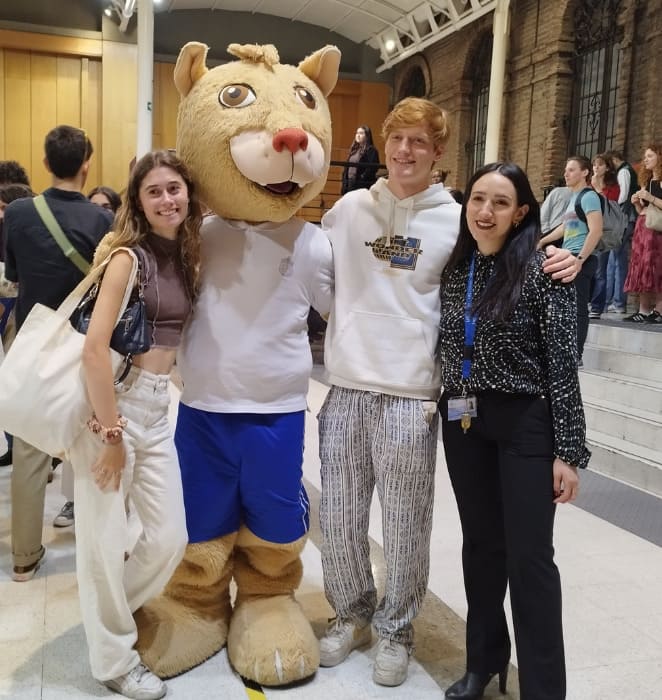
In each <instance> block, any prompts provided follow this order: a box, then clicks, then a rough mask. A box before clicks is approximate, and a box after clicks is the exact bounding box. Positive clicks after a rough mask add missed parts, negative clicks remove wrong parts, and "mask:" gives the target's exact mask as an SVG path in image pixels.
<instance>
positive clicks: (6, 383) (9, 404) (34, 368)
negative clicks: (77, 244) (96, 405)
mask: <svg viewBox="0 0 662 700" xmlns="http://www.w3.org/2000/svg"><path fill="white" fill-rule="evenodd" d="M116 250H126V251H128V252H129V253H130V254H131V257H132V259H133V267H132V270H131V274H130V275H129V282H128V284H127V287H126V290H125V292H124V298H123V300H122V304H121V307H120V312H119V314H118V320H119V318H120V317H121V315H122V313H123V311H124V309H125V308H126V305H127V303H128V301H129V297H130V296H131V292H132V290H133V286H134V283H135V279H136V273H137V270H138V260H137V258H136V255H135V253H134V252H133V251H132V250H130V249H129V248H117V249H116ZM114 252H116V251H113V253H114ZM109 260H110V256H109V257H108V258H107V259H106V260H104V261H103V262H102V263H101V264H100V265H98V266H97V267H96V268H95V269H94V270H92V271H91V272H90V274H89V275H88V276H87V277H85V279H83V280H82V281H81V282H80V284H79V285H78V286H77V287H76V288H75V289H74V290H73V291H72V292H71V294H69V296H68V297H67V298H66V299H65V300H64V301H63V302H62V304H60V306H59V308H57V309H50V308H49V307H47V306H44V305H43V304H35V305H34V307H33V308H32V309H31V311H30V313H29V314H28V316H27V318H26V319H25V321H24V323H23V325H22V326H21V330H20V331H19V332H18V334H17V335H16V338H15V340H14V342H13V344H12V346H11V348H10V349H9V351H8V352H7V355H6V357H5V359H4V362H3V363H2V365H1V366H0V428H1V429H3V430H5V431H7V432H8V433H9V434H11V435H17V436H18V437H19V438H21V439H22V440H24V441H25V442H27V443H28V444H30V445H32V446H34V447H36V448H37V449H39V450H41V451H42V452H46V453H47V454H49V455H53V456H55V457H57V456H63V455H65V454H66V452H67V450H68V449H69V448H70V447H71V445H72V444H73V442H74V440H75V439H76V438H77V437H78V436H79V435H80V433H81V432H82V431H83V430H84V428H85V424H86V422H87V420H88V418H90V416H91V415H92V413H93V409H92V405H91V404H90V400H89V398H88V395H87V388H86V385H85V377H84V374H83V363H82V355H83V344H84V343H85V336H84V335H83V334H82V333H80V332H78V331H77V330H75V329H74V327H73V326H72V325H71V323H70V321H69V317H70V316H71V314H72V313H73V311H74V309H75V308H76V307H77V306H78V304H79V303H80V301H81V299H82V298H83V296H84V295H85V293H86V292H87V291H88V289H90V287H91V286H92V285H93V284H94V283H95V282H96V281H97V280H98V279H99V278H100V277H101V275H102V274H103V271H104V270H105V268H106V265H107V264H108V262H109ZM115 325H117V321H116V322H115ZM110 355H111V363H112V367H113V376H115V375H116V374H117V372H118V370H119V368H120V366H121V365H122V363H123V361H124V357H123V356H122V355H120V354H119V353H118V352H115V351H114V350H110Z"/></svg>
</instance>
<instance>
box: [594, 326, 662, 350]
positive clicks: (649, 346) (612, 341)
mask: <svg viewBox="0 0 662 700" xmlns="http://www.w3.org/2000/svg"><path fill="white" fill-rule="evenodd" d="M651 325H652V324H651ZM586 343H587V344H588V345H598V346H600V347H603V348H612V349H614V350H618V351H619V352H627V353H633V354H635V355H639V356H640V355H644V356H646V357H654V358H657V359H660V358H662V332H661V331H659V330H658V329H657V328H655V329H652V328H650V329H646V328H642V326H639V325H637V324H632V323H624V322H622V321H620V322H615V323H613V322H612V323H609V324H607V323H601V322H598V323H595V322H591V323H590V324H589V327H588V336H587V338H586Z"/></svg>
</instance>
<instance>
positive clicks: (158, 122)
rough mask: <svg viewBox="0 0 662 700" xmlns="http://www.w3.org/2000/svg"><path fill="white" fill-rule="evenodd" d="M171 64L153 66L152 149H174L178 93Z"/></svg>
mask: <svg viewBox="0 0 662 700" xmlns="http://www.w3.org/2000/svg"><path fill="white" fill-rule="evenodd" d="M174 69H175V66H174V64H173V63H155V64H154V148H175V145H176V142H177V110H178V109H179V93H178V92H177V88H176V87H175V81H174V79H173V75H172V74H173V71H174Z"/></svg>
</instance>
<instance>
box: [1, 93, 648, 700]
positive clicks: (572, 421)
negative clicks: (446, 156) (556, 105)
mask: <svg viewBox="0 0 662 700" xmlns="http://www.w3.org/2000/svg"><path fill="white" fill-rule="evenodd" d="M382 136H383V138H384V143H385V165H386V169H387V176H386V177H383V178H379V179H376V177H375V175H376V168H375V167H374V165H375V164H376V163H378V162H379V155H378V153H377V150H376V148H375V147H374V145H373V143H372V134H371V131H370V128H369V127H367V126H365V125H364V126H361V127H359V128H358V129H357V132H356V136H355V140H354V142H353V144H352V147H351V149H350V153H349V157H348V162H349V165H348V166H347V168H346V169H345V173H344V174H343V196H342V197H341V198H340V199H339V200H338V201H337V203H336V204H335V205H334V206H333V208H332V209H331V210H330V211H329V212H327V213H326V214H325V216H324V218H323V221H322V230H323V231H324V233H325V234H326V235H327V236H328V239H329V241H330V243H331V247H332V249H333V256H334V277H335V291H334V298H333V301H332V306H331V312H330V315H329V319H328V327H327V331H326V339H325V364H326V369H327V371H328V375H329V381H330V385H331V387H330V390H329V392H328V395H327V397H326V400H325V402H324V405H323V407H322V409H321V411H320V413H319V416H318V421H319V454H320V462H321V473H322V496H321V505H320V526H321V533H322V546H321V558H322V568H323V575H324V588H325V593H326V596H327V599H328V601H329V603H330V604H331V606H332V607H333V609H334V611H335V618H334V619H333V620H332V621H331V623H330V624H329V626H328V628H327V630H326V631H325V633H324V634H323V636H322V638H321V639H320V663H321V665H322V666H326V667H329V666H336V665H338V664H340V663H341V662H342V661H344V660H345V659H346V658H347V657H348V655H349V654H350V653H351V652H352V650H353V649H356V648H358V647H361V646H364V645H367V644H369V643H370V642H371V639H372V630H373V629H374V630H375V632H376V635H377V638H378V639H377V653H376V657H375V663H374V668H373V679H374V681H375V682H376V683H377V684H380V685H385V686H397V685H400V684H401V683H403V682H404V681H405V680H406V678H407V672H408V664H409V658H410V656H411V654H412V652H413V649H414V632H413V626H412V623H413V621H414V619H415V618H416V616H417V614H418V612H419V610H420V607H421V604H422V601H423V597H424V595H425V592H426V590H427V584H428V572H429V556H430V534H431V527H432V511H433V503H434V483H435V467H436V464H435V462H436V451H437V437H438V431H439V425H440V424H441V433H442V438H443V446H444V451H445V455H446V462H447V466H448V470H449V474H450V478H451V483H452V487H453V491H454V494H455V497H456V501H457V506H458V510H459V514H460V521H461V525H462V535H463V548H462V567H463V574H464V584H465V591H466V596H467V602H468V616H467V628H466V673H465V674H464V676H463V677H462V678H460V679H458V680H457V681H456V682H454V683H453V684H452V685H451V686H450V687H449V688H448V689H447V690H446V697H447V698H452V699H455V700H474V699H477V698H480V697H482V695H483V692H484V690H485V687H486V686H487V684H488V683H489V682H490V681H491V679H492V678H493V677H495V676H498V678H499V684H500V688H501V690H502V691H505V687H506V682H507V671H508V666H509V661H510V654H511V640H510V637H509V634H508V626H507V623H506V614H505V612H504V599H505V595H506V590H507V588H508V587H509V589H510V598H511V604H512V611H513V622H514V628H515V644H516V646H517V652H518V654H517V655H518V664H519V684H520V693H521V696H522V697H523V698H526V699H527V700H562V699H563V698H565V696H566V684H565V660H564V643H563V628H562V612H561V580H560V576H559V572H558V569H557V567H556V565H555V563H554V549H553V526H554V514H555V510H556V506H557V505H559V504H564V503H568V502H570V501H572V500H574V499H575V498H576V496H577V493H578V489H579V476H578V474H579V472H578V470H579V469H581V468H584V467H586V466H587V463H588V460H589V456H590V453H589V451H588V450H587V448H586V445H585V442H586V428H585V419H584V412H583V406H582V400H581V395H580V390H579V381H578V370H577V367H578V365H581V357H582V349H583V344H584V341H585V338H586V332H587V328H588V319H589V304H590V303H591V304H593V305H594V306H593V307H592V308H593V309H596V311H595V312H592V313H597V312H599V313H602V312H603V311H604V310H605V308H610V307H613V308H614V309H616V310H618V311H625V301H624V293H626V292H636V293H638V294H639V304H640V306H639V310H638V311H637V312H636V313H634V314H632V315H631V316H629V317H626V319H625V320H629V321H631V322H635V323H639V322H647V323H659V322H661V321H662V249H661V248H660V246H661V245H662V244H661V243H660V240H661V236H660V234H659V233H658V232H656V231H654V230H652V229H650V228H649V227H648V226H647V224H646V210H647V207H651V206H653V207H658V208H662V188H661V187H660V175H661V174H662V149H661V148H660V147H658V146H650V147H648V148H647V149H646V151H645V153H644V158H643V168H642V171H641V175H640V179H639V183H638V187H637V186H636V184H635V182H634V179H633V178H634V173H633V171H632V170H631V167H630V166H629V164H627V163H625V162H624V161H623V159H622V157H621V154H619V153H615V152H612V153H610V154H600V155H599V156H596V157H595V158H594V159H593V162H592V163H591V162H590V161H588V160H587V159H586V158H585V157H583V156H581V155H573V156H571V157H570V158H569V159H568V160H567V163H566V167H565V183H566V186H565V187H560V188H557V189H556V190H554V191H553V192H552V193H551V194H550V195H549V197H548V198H547V199H546V201H545V205H544V206H543V212H542V214H541V211H540V208H539V204H538V202H537V200H536V198H535V196H534V194H533V192H532V189H531V185H530V183H529V181H528V179H527V176H526V173H525V172H524V171H523V170H522V169H521V168H520V167H519V166H517V165H516V164H514V163H509V162H497V163H492V164H488V165H486V166H484V167H482V168H480V169H479V170H478V171H477V172H475V173H474V174H473V175H472V177H471V178H470V180H469V182H468V183H467V185H466V188H465V191H464V193H461V192H455V193H453V192H449V191H448V190H447V189H446V188H445V187H444V186H443V183H436V182H433V181H432V180H433V179H434V176H433V177H432V178H431V173H433V172H434V170H435V166H436V165H437V164H438V162H439V161H440V160H441V158H442V157H443V153H444V149H445V146H446V144H447V142H448V140H449V137H450V130H449V124H448V118H447V115H446V113H445V112H444V110H443V109H441V108H440V107H438V106H437V105H435V104H434V103H432V102H430V101H428V100H424V99H419V98H407V99H405V100H402V101H401V102H399V103H398V104H397V105H396V106H395V107H394V109H393V110H392V111H391V112H390V113H389V114H388V116H387V117H386V120H385V121H384V124H383V126H382ZM92 155H93V147H92V144H91V142H90V140H89V138H88V137H87V136H86V134H85V132H83V131H82V130H81V129H78V128H76V127H71V126H60V127H57V128H55V129H53V130H52V131H51V132H49V134H48V135H47V137H46V140H45V163H46V166H47V168H48V170H49V172H50V175H51V186H50V187H49V188H48V189H47V190H46V191H45V192H44V193H43V194H44V198H45V200H46V203H47V205H48V207H49V208H50V209H51V211H52V214H53V215H54V217H55V219H56V221H57V222H58V224H59V225H60V227H61V228H62V229H63V231H65V232H66V236H67V237H68V238H69V239H70V242H71V244H72V246H73V248H74V249H75V250H76V251H77V252H78V253H79V256H80V258H82V260H83V262H84V263H86V264H87V266H88V267H89V265H90V264H91V263H92V260H93V256H94V254H95V249H97V247H98V245H99V243H100V241H101V239H102V238H103V237H104V236H106V235H107V234H108V232H109V231H112V235H111V236H110V237H109V238H106V239H105V240H106V245H105V247H104V251H105V253H104V256H103V257H104V264H105V265H106V267H105V270H104V274H103V277H102V281H101V284H100V287H99V290H98V294H97V298H96V303H95V306H94V311H93V313H92V316H91V320H90V323H89V328H88V330H87V334H86V339H85V348H84V352H83V370H84V377H85V384H86V389H87V392H88V395H89V398H90V402H91V406H92V409H93V415H91V416H90V420H89V421H88V426H89V428H90V430H89V431H87V430H86V431H84V432H83V433H82V434H81V436H80V437H79V438H78V439H77V441H76V442H75V443H74V445H73V447H72V449H71V451H70V454H69V455H68V457H69V461H70V463H68V464H65V468H66V470H67V473H68V474H69V477H68V478H67V480H68V481H69V482H70V483H69V485H68V487H67V492H66V493H65V499H66V502H65V506H64V507H63V511H62V513H60V514H59V516H58V517H59V518H60V521H59V523H58V522H56V523H55V525H60V526H62V525H70V524H73V523H74V521H75V524H76V566H77V574H78V586H79V594H80V601H81V610H82V618H83V625H84V628H85V632H86V636H87V641H88V646H89V655H90V665H91V669H92V673H93V675H94V677H95V678H96V679H97V680H99V681H100V682H102V683H104V684H105V685H106V686H108V687H109V688H111V689H113V690H115V691H116V692H118V693H120V694H122V695H124V696H125V697H130V698H143V699H149V698H160V697H163V695H165V693H166V688H165V684H164V683H163V681H162V680H161V679H160V678H158V677H157V676H156V675H155V674H154V673H152V672H151V671H150V669H148V668H147V667H146V666H145V665H144V663H143V662H142V660H141V658H140V655H139V654H138V652H137V651H136V649H135V643H136V639H137V630H136V624H135V621H134V617H133V613H134V612H135V611H136V610H137V609H138V608H139V607H140V606H141V605H142V604H143V603H145V602H146V601H147V600H149V599H150V598H152V597H154V596H155V595H157V594H158V593H159V592H160V591H161V590H162V589H163V587H164V586H165V584H166V583H167V581H168V580H169V578H170V575H171V573H172V572H173V571H174V569H175V567H176V566H177V565H178V563H179V561H180V560H181V558H182V556H183V553H184V548H185V545H186V543H187V531H186V519H185V513H184V503H183V497H182V487H181V478H180V472H179V467H178V460H177V453H176V451H175V447H174V443H173V438H172V434H171V430H170V426H169V423H168V400H169V392H168V382H169V375H170V372H171V370H172V368H173V365H174V363H175V358H176V352H177V347H178V345H179V342H180V339H181V334H182V329H183V327H184V325H185V323H186V321H187V319H188V318H189V316H190V315H191V313H192V312H193V310H194V308H195V304H196V298H197V292H198V274H199V265H200V225H201V220H202V207H201V204H200V202H199V200H198V196H197V191H196V186H195V184H194V182H193V180H192V178H191V176H190V175H189V172H188V170H187V168H186V165H185V164H184V163H183V162H182V161H180V160H179V159H178V157H177V156H176V155H175V154H174V153H173V152H171V151H155V152H151V153H148V154H147V155H145V156H143V157H142V158H141V159H139V160H138V161H137V162H136V163H135V165H134V166H133V168H132V170H131V173H130V177H129V181H128V184H127V188H126V191H125V192H124V194H123V197H122V198H120V196H119V195H118V194H117V193H116V192H114V191H113V190H111V189H109V188H107V187H96V188H94V189H93V190H92V191H91V192H89V196H88V197H86V196H85V195H84V194H83V193H82V192H83V189H84V187H85V184H86V180H87V174H88V170H89V164H90V159H91V157H92ZM440 184H441V185H442V186H440ZM597 192H599V193H601V194H602V195H604V196H606V197H607V198H609V199H612V200H614V201H617V202H619V203H621V204H622V205H623V207H624V208H626V209H627V211H628V216H629V227H628V232H626V233H625V236H624V240H623V246H622V247H623V250H621V249H618V250H612V251H607V252H600V253H596V250H597V249H598V245H599V241H600V238H601V234H602V223H603V221H602V213H601V202H600V198H599V197H598V194H597ZM32 197H33V192H32V191H31V190H30V186H29V181H28V179H27V175H26V174H25V171H23V169H22V168H20V166H19V165H18V164H17V163H13V162H4V163H0V202H1V204H0V224H1V226H2V228H1V235H2V250H3V256H4V260H3V262H4V271H3V285H2V288H1V290H0V292H1V294H2V298H1V299H0V304H2V307H3V309H2V311H3V315H2V330H3V333H4V337H5V340H6V341H7V345H8V346H9V345H10V341H11V339H10V337H9V334H8V332H7V331H8V327H9V325H11V324H8V318H9V317H10V313H11V314H13V317H14V323H15V326H16V328H17V329H18V330H20V328H21V325H22V324H23V322H24V321H25V319H26V317H27V315H28V314H29V312H30V310H31V309H32V307H33V306H34V305H35V304H37V303H41V304H45V305H47V306H50V307H52V308H56V307H57V306H58V305H59V304H60V303H61V302H62V301H63V299H64V298H65V297H66V296H67V295H68V294H69V292H70V291H71V290H72V289H73V288H74V287H76V285H77V284H78V283H79V282H80V281H81V279H83V277H84V275H85V274H86V271H87V269H86V268H85V267H84V265H83V266H81V265H76V264H74V262H73V261H72V260H71V259H70V258H67V257H66V256H65V254H64V252H63V251H62V250H61V249H60V247H59V246H58V243H57V242H56V240H55V238H54V236H53V235H52V234H51V232H50V228H49V225H48V223H46V221H45V220H42V218H41V216H40V214H39V213H38V211H37V209H36V207H35V206H34V203H33V201H32ZM385 212H386V215H385ZM3 215H4V218H2V217H3ZM357 231H360V232H361V235H360V236H357V235H356V232H357ZM629 232H632V233H633V236H632V242H631V246H632V253H631V256H629V263H628V268H627V277H626V276H625V274H624V269H625V268H624V267H623V261H624V260H625V261H627V260H628V252H627V248H628V247H629V245H630V241H629V238H628V237H629ZM557 240H562V247H560V248H556V247H554V246H553V245H548V244H550V243H552V242H553V241H557ZM423 251H424V254H423ZM135 261H137V263H138V268H139V281H138V284H139V285H144V288H145V293H144V301H145V309H146V315H147V319H148V327H149V329H150V344H149V350H147V351H145V352H144V353H142V354H138V355H137V356H135V358H134V359H133V366H132V367H131V368H130V369H129V371H128V373H127V374H126V376H125V377H123V378H122V379H121V381H115V378H114V377H113V374H112V368H111V364H110V348H111V346H112V343H113V341H112V337H113V330H114V324H115V319H116V318H117V316H118V312H119V311H120V306H121V303H122V298H123V297H124V295H125V291H126V290H127V286H128V285H129V284H130V280H131V279H132V278H131V270H132V269H133V265H134V262H135ZM97 262H98V261H97ZM610 265H611V267H610ZM610 269H611V270H612V274H613V281H612V282H611V283H610V282H608V280H609V271H610ZM592 285H594V288H593V291H592ZM600 285H602V286H600ZM621 287H622V289H621ZM359 349H360V352H359ZM0 427H1V426H0ZM0 464H2V465H4V466H8V465H10V464H11V465H13V470H12V480H11V499H12V533H11V536H12V556H13V578H14V580H15V581H17V582H26V581H30V580H31V579H32V578H33V577H34V576H35V574H36V572H37V571H38V570H39V568H40V566H41V563H42V562H43V559H44V556H45V554H46V551H45V548H44V546H43V544H42V527H43V512H44V494H45V489H46V484H47V483H48V477H49V475H50V474H51V471H52V457H51V456H50V455H47V454H45V453H43V452H40V451H39V450H37V449H36V448H34V447H32V446H31V445H29V444H27V443H26V442H24V441H23V440H21V439H20V438H19V437H15V438H14V440H13V444H11V443H10V444H9V450H8V453H7V455H4V456H3V457H0ZM69 470H70V471H69ZM63 480H64V479H63ZM72 489H73V490H72ZM375 490H376V492H377V495H378V498H379V500H380V503H381V507H382V513H383V519H382V527H383V541H384V556H385V561H386V581H385V590H384V593H383V596H382V597H381V598H379V599H378V595H377V589H376V586H375V582H374V580H373V576H372V566H371V562H370V556H369V544H368V518H369V513H370V502H371V499H372V497H373V492H374V491H375ZM127 502H129V503H130V510H131V513H130V516H131V517H136V518H137V519H138V520H139V521H140V524H141V528H140V536H139V538H138V541H137V542H136V543H135V545H134V546H133V548H132V550H131V554H130V556H128V555H127V541H128V539H129V538H130V534H129V520H128V517H127V508H126V504H127ZM74 503H75V508H76V511H75V518H74ZM60 516H61V517H60ZM56 520H57V518H56Z"/></svg>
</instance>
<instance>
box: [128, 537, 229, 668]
mask: <svg viewBox="0 0 662 700" xmlns="http://www.w3.org/2000/svg"><path fill="white" fill-rule="evenodd" d="M236 538H237V533H236V532H234V533H232V534H230V535H225V536H224V537H219V538H218V539H215V540H210V541H209V542H200V543H196V544H189V545H188V546H187V547H186V552H185V554H184V559H183V560H182V561H181V563H180V564H179V566H178V567H177V569H176V570H175V573H174V574H173V575H172V578H171V579H170V581H169V582H168V585H167V586H166V588H165V590H164V591H163V593H162V594H161V595H160V596H159V597H158V598H155V599H154V600H151V601H150V602H149V603H147V604H146V605H143V607H142V608H140V609H139V610H137V611H136V612H135V614H134V617H135V620H136V624H137V626H138V642H137V644H136V648H137V650H138V653H139V654H140V657H141V658H142V660H143V661H144V662H145V664H146V665H147V666H148V667H149V668H150V669H151V670H152V671H153V672H154V673H156V675H157V676H159V677H160V678H172V676H176V675H178V674H180V673H183V672H184V671H188V670H189V669H191V668H193V667H194V666H197V665H198V664H201V663H202V662H203V661H205V660H206V659H208V658H209V657H210V656H213V655H214V654H215V653H216V652H217V651H219V650H220V649H222V648H223V646H224V645H225V642H226V640H227V635H228V623H229V621H230V615H231V606H230V579H231V578H232V566H233V559H232V550H233V547H234V542H235V540H236Z"/></svg>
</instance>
